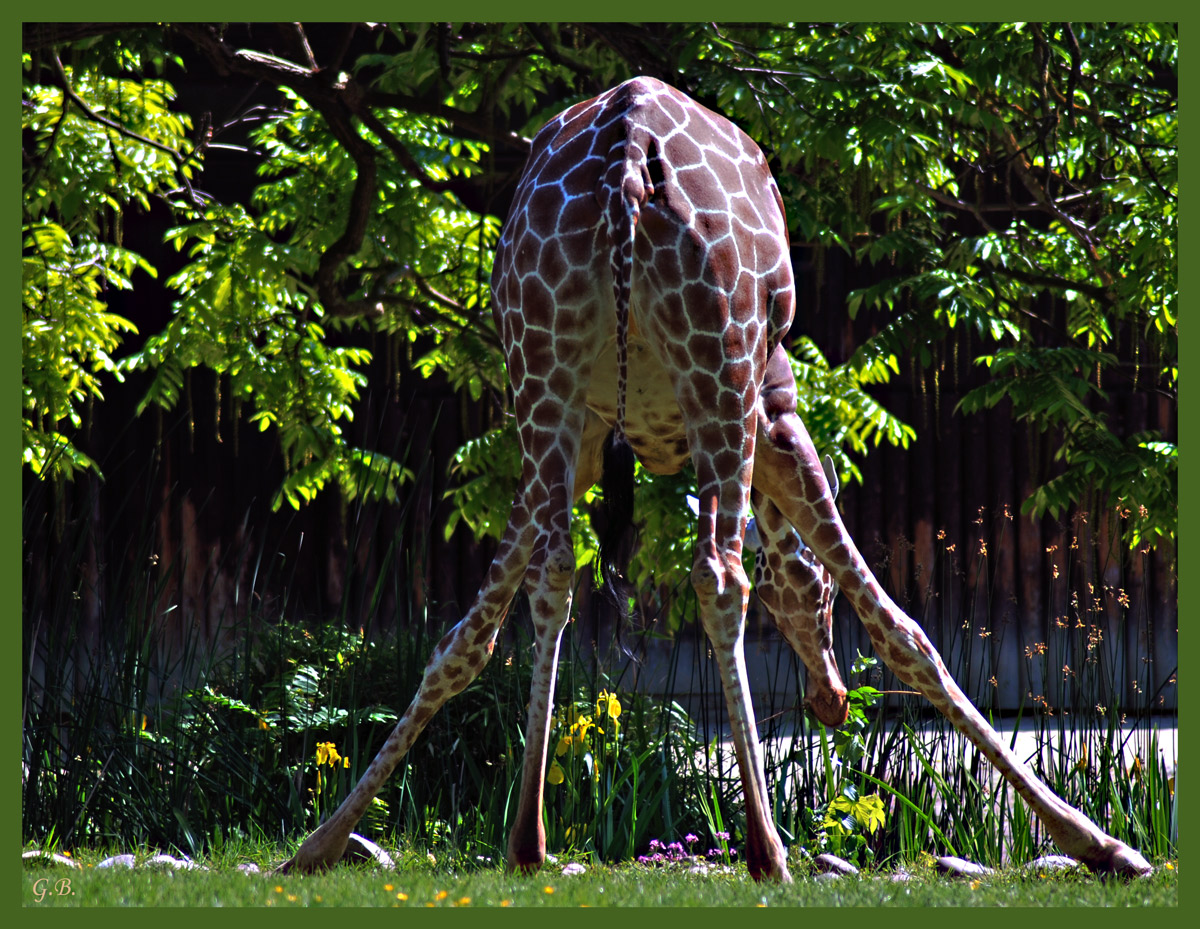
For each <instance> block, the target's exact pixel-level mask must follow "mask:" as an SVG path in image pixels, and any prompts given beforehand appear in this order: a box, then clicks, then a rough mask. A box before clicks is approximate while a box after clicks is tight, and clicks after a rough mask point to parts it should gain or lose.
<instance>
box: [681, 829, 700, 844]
mask: <svg viewBox="0 0 1200 929" xmlns="http://www.w3.org/2000/svg"><path fill="white" fill-rule="evenodd" d="M683 841H685V842H687V844H688V845H695V844H696V843H697V842H699V841H700V837H699V836H695V835H692V834H691V833H690V832H689V833H688V834H687V835H685V836H684V837H683Z"/></svg>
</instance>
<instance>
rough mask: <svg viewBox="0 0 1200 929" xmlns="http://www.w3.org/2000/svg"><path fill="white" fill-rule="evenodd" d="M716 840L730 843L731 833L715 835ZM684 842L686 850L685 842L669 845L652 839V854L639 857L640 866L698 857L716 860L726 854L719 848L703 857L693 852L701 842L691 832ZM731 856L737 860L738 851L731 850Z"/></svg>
mask: <svg viewBox="0 0 1200 929" xmlns="http://www.w3.org/2000/svg"><path fill="white" fill-rule="evenodd" d="M715 838H716V839H717V840H718V841H722V842H727V841H729V833H728V832H718V833H715ZM683 841H684V842H686V843H687V845H688V847H687V848H686V849H685V848H684V847H683V842H671V843H669V844H668V843H664V842H660V841H659V840H658V839H651V840H650V853H649V854H647V855H638V859H637V861H638V864H644V865H665V864H670V863H671V862H675V861H688V860H691V859H693V858H696V857H697V856H700V857H703V858H708V859H712V860H716V859H719V858H721V857H722V856H723V855H724V854H725V853H724V851H723V850H722V849H719V848H710V849H709V850H708V851H706V852H704V853H703V855H701V853H700V852H696V851H693V850H692V846H693V845H695V844H696V843H697V842H699V841H700V839H699V837H698V836H696V835H694V834H692V833H690V832H689V833H688V834H687V835H685V836H684V837H683ZM729 856H730V857H731V858H736V857H737V849H736V848H731V849H729Z"/></svg>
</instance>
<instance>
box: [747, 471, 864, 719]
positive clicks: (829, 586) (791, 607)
mask: <svg viewBox="0 0 1200 929" xmlns="http://www.w3.org/2000/svg"><path fill="white" fill-rule="evenodd" d="M824 464H825V473H826V477H828V478H829V479H830V481H831V486H833V487H835V488H836V486H837V478H836V475H835V474H834V472H833V461H832V459H830V458H828V457H827V458H826V459H825V462H824ZM834 493H836V490H834ZM753 500H754V516H755V522H756V525H757V529H758V541H759V550H758V552H757V554H756V557H755V571H754V589H755V592H756V593H757V594H758V597H759V600H760V601H761V602H762V604H763V606H764V607H766V609H767V612H768V613H769V614H770V616H771V618H772V619H774V620H775V625H776V626H778V627H779V631H780V632H781V633H782V634H783V637H784V638H785V639H786V640H787V642H788V644H789V645H791V646H792V649H793V650H794V651H795V652H796V654H797V655H799V656H800V658H801V660H802V661H803V662H804V666H805V667H806V668H807V669H808V683H807V686H806V688H805V695H804V706H805V709H807V710H808V711H809V712H810V713H812V715H813V716H815V717H816V718H817V719H819V720H820V721H821V722H822V723H824V724H825V725H826V726H833V727H836V726H840V725H842V724H843V723H844V722H845V721H846V717H847V715H848V714H849V708H850V703H849V700H848V699H847V697H846V685H845V684H844V683H843V682H842V677H841V674H840V673H839V672H838V666H837V659H836V658H835V657H834V654H833V601H834V598H835V597H836V596H837V583H836V582H835V581H834V580H833V577H832V576H831V575H830V573H829V572H828V571H827V570H826V569H825V566H824V565H822V564H821V563H820V562H819V561H817V559H816V556H815V555H814V554H813V553H812V551H811V550H810V549H809V548H808V547H807V546H806V545H805V544H804V543H803V542H802V541H801V540H800V536H799V535H797V534H796V530H795V529H793V528H792V525H791V523H789V522H788V521H787V520H786V519H785V518H784V516H783V514H782V513H781V512H780V511H779V508H778V507H777V506H775V504H774V503H772V502H771V501H770V499H769V498H767V497H766V496H765V495H764V494H762V493H760V492H758V491H755V492H754V494H753Z"/></svg>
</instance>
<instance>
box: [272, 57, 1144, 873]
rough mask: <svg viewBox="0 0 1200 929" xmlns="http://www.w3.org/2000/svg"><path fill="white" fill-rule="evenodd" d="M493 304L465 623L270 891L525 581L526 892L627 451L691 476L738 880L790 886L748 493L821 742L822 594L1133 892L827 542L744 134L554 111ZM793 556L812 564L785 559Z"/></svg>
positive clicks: (599, 104)
mask: <svg viewBox="0 0 1200 929" xmlns="http://www.w3.org/2000/svg"><path fill="white" fill-rule="evenodd" d="M492 297H493V313H494V316H495V320H496V325H497V329H498V331H499V332H500V333H501V336H502V340H503V344H504V348H505V355H506V360H507V364H508V373H509V378H510V380H511V382H512V388H513V398H514V410H515V415H516V418H517V423H518V426H519V436H520V446H521V455H522V474H521V484H520V488H519V490H518V491H517V493H516V495H515V498H514V500H513V505H512V512H511V516H510V517H509V521H508V525H507V527H506V529H505V532H504V535H503V538H502V539H501V541H500V543H499V546H498V549H497V552H496V555H495V558H494V560H493V561H492V564H491V567H490V568H489V570H488V573H487V575H486V577H485V580H484V582H483V585H482V587H481V588H480V590H479V592H478V594H477V595H476V598H475V600H474V601H473V603H472V605H471V607H470V609H469V610H468V611H467V613H466V615H465V616H464V617H463V619H462V620H461V621H460V622H459V623H458V624H457V625H456V626H454V627H453V628H452V629H451V630H450V631H449V632H448V633H447V634H446V635H445V637H444V638H443V639H442V640H441V642H440V643H439V644H438V645H437V646H436V648H435V649H434V651H433V654H432V656H431V657H430V659H429V663H428V665H427V667H426V670H425V674H424V677H423V679H422V681H421V684H420V687H419V689H418V691H417V694H416V696H415V697H414V698H413V700H412V702H411V703H410V704H409V706H408V708H407V709H406V710H405V712H404V714H403V715H402V716H401V718H400V720H399V721H398V722H397V724H396V726H395V728H394V730H393V731H392V733H391V734H390V735H389V737H388V738H387V740H386V742H385V743H384V745H383V747H382V748H381V749H380V751H379V752H378V754H377V755H376V757H375V759H374V760H373V761H372V762H371V764H370V766H369V767H368V768H367V771H366V772H365V773H364V774H363V776H362V779H361V780H360V781H359V783H358V785H357V786H356V787H355V788H354V790H353V791H352V792H351V793H350V795H349V796H348V797H347V798H346V800H345V802H344V803H343V804H342V805H341V806H340V807H339V808H338V809H337V810H336V811H335V812H334V813H333V814H332V816H331V817H330V818H329V819H328V820H327V821H326V822H325V823H324V824H322V825H321V826H320V827H319V828H318V829H317V830H316V831H315V832H314V833H312V835H310V836H309V837H308V838H307V839H306V840H305V842H304V843H303V844H302V846H301V847H300V849H299V850H298V851H297V852H296V854H295V855H294V856H293V857H292V858H291V859H289V860H288V861H287V862H285V863H284V864H283V865H282V866H281V870H282V871H284V872H288V871H293V870H295V871H304V872H309V871H315V870H319V869H322V868H325V867H329V866H331V865H333V864H334V863H335V862H337V861H338V860H339V859H340V857H341V856H342V854H343V851H344V849H345V847H346V843H347V839H348V836H349V834H350V832H351V830H352V829H353V828H354V826H355V824H356V823H357V822H358V820H359V818H360V817H361V816H362V814H363V812H364V811H365V809H366V807H367V805H368V804H369V802H370V800H371V798H372V797H373V796H374V795H375V793H376V792H377V791H378V790H379V788H380V786H381V785H382V784H383V782H384V781H385V780H386V778H387V777H388V776H389V775H390V773H391V772H392V770H393V769H394V768H395V766H396V764H397V763H398V762H399V761H400V759H401V758H402V757H403V755H404V753H405V752H406V751H408V749H409V747H410V746H411V745H412V743H413V740H414V739H415V738H416V737H417V735H418V734H419V733H420V732H421V730H422V729H423V728H424V726H425V725H426V724H427V723H428V722H429V720H430V718H431V717H432V716H433V715H434V713H436V712H437V710H438V709H439V708H440V707H441V706H442V705H443V704H444V703H445V702H446V700H448V699H449V698H450V697H451V696H453V695H454V694H456V693H459V692H460V691H461V690H462V689H463V688H464V687H465V686H466V685H467V684H468V683H469V682H470V681H471V680H472V679H474V677H475V676H476V675H477V674H478V673H479V672H480V670H481V669H482V668H483V666H484V665H485V664H486V663H487V661H488V658H489V657H490V655H491V653H492V649H493V646H494V644H495V641H496V636H497V633H498V631H499V629H500V627H501V623H502V621H503V620H504V618H505V615H506V613H507V611H508V608H509V605H510V603H511V601H512V599H513V597H514V595H515V593H516V591H517V589H518V587H519V586H520V585H521V584H522V583H523V584H524V585H525V589H526V591H527V593H528V597H529V606H530V613H531V617H532V621H533V627H534V665H533V671H532V675H531V677H532V685H531V693H530V701H529V710H528V719H527V722H526V735H525V746H526V747H525V755H524V764H523V770H522V777H521V786H520V799H519V803H518V809H517V814H516V818H515V821H514V826H513V827H512V830H511V832H510V835H509V841H508V848H507V863H508V866H509V868H510V869H513V870H517V871H525V872H528V871H533V870H536V869H537V868H539V867H540V866H541V865H542V863H543V861H544V860H545V855H546V839H545V833H544V829H543V826H542V801H543V784H544V778H545V766H546V754H547V748H548V742H549V736H550V724H551V704H552V696H553V691H554V683H555V673H556V667H557V662H558V650H559V640H560V637H561V634H562V631H563V628H564V626H565V625H566V622H567V619H568V615H569V612H570V606H571V596H572V581H573V577H574V571H575V558H574V553H573V547H572V544H571V536H570V514H571V505H572V502H573V501H574V500H577V499H578V498H579V497H580V496H581V495H582V494H583V493H584V492H585V491H586V490H587V489H588V488H590V487H591V486H592V485H593V484H594V483H595V482H596V481H597V480H598V479H599V478H600V477H601V475H602V472H603V471H604V470H605V469H606V468H609V467H614V468H619V469H621V470H623V471H625V472H627V474H625V475H624V476H623V477H622V478H621V480H627V481H632V455H631V454H629V453H630V452H632V453H635V454H636V456H637V458H638V459H639V460H640V461H641V463H642V465H643V467H644V468H646V469H647V470H649V471H651V472H655V473H674V472H677V471H678V470H679V469H680V468H681V467H682V466H683V465H684V463H685V462H686V461H687V460H688V459H689V458H690V460H691V461H692V463H693V465H694V467H695V471H696V478H697V492H696V496H697V499H698V501H699V502H698V541H697V545H696V551H695V558H694V564H693V568H692V572H691V581H692V584H693V586H694V588H695V591H696V593H697V599H698V604H699V614H700V619H701V623H702V625H703V628H704V630H705V632H706V634H707V636H708V638H709V640H710V642H711V644H712V650H713V655H714V657H715V659H716V662H717V665H718V669H719V674H720V678H721V682H722V689H723V691H724V694H725V699H726V704H727V707H728V711H729V718H730V724H731V736H732V741H733V743H734V748H735V753H736V757H737V761H738V765H739V769H740V774H741V780H742V785H743V790H744V798H745V809H746V836H745V846H746V848H745V858H746V861H747V866H748V868H749V871H750V874H751V875H752V876H753V877H755V878H758V879H763V878H767V879H774V880H780V881H790V880H791V877H790V875H789V873H788V869H787V863H786V858H785V852H784V848H783V844H782V843H781V841H780V839H779V835H778V833H777V831H776V829H775V826H774V823H773V822H772V820H771V815H770V803H769V802H768V797H767V788H766V779H765V776H764V773H763V758H762V751H761V747H760V745H759V741H758V735H757V732H756V728H755V721H754V711H753V707H752V706H751V702H750V694H749V691H748V689H747V686H746V668H745V660H744V655H743V631H744V625H745V613H746V607H747V600H748V596H749V591H750V584H749V580H748V578H747V577H746V573H745V571H744V569H743V567H742V546H743V535H744V532H745V529H746V526H747V518H748V515H749V511H750V504H751V496H753V502H754V506H755V511H756V513H757V515H758V536H759V539H760V542H761V544H762V549H763V553H764V554H763V563H762V564H763V569H764V570H763V571H762V572H761V575H762V580H763V582H764V591H765V594H766V596H765V597H764V598H763V599H764V602H765V603H766V604H767V606H768V609H769V611H770V612H771V613H772V614H773V615H774V616H775V618H776V619H777V620H778V621H780V625H781V627H782V628H783V629H784V633H785V635H786V637H787V638H788V641H789V642H790V643H791V644H793V646H794V647H796V649H797V651H798V652H799V653H800V654H801V656H802V657H803V658H804V659H805V663H806V665H808V667H809V674H810V682H813V681H815V685H812V686H810V690H812V692H813V693H814V694H815V695H816V697H817V699H816V700H814V702H813V705H812V709H813V711H814V713H816V715H817V716H818V718H823V720H824V721H827V722H829V723H831V724H836V723H839V722H841V721H843V720H844V719H845V715H846V691H845V687H844V685H843V684H842V682H841V679H840V677H839V676H838V671H837V667H836V664H835V662H834V660H833V657H832V651H831V648H830V635H829V625H828V624H829V611H828V604H829V602H831V601H832V596H833V592H834V591H833V587H834V585H835V584H836V587H837V588H840V590H841V592H842V594H843V595H845V596H846V597H847V598H848V600H849V602H850V604H851V605H852V606H853V608H854V611H855V613H856V614H857V615H858V617H859V619H860V620H861V621H862V622H863V623H864V624H865V626H866V628H867V630H868V632H869V635H870V638H871V642H872V645H873V647H874V648H875V650H876V651H877V652H878V654H879V655H880V657H881V658H883V660H884V661H885V662H886V663H887V664H888V665H889V666H890V667H891V668H892V670H893V671H894V672H895V674H896V675H897V677H899V678H900V679H901V680H902V681H904V682H906V683H907V684H908V685H909V686H911V687H913V688H914V689H916V690H918V691H920V692H921V693H922V694H924V695H925V696H926V697H927V698H928V699H929V700H930V701H931V702H932V703H933V705H934V706H936V707H937V708H938V709H939V710H940V711H941V712H942V713H944V714H945V715H946V716H947V717H948V718H949V719H950V720H951V722H952V723H953V724H954V726H955V727H956V728H957V729H958V730H959V731H961V732H962V733H964V734H965V735H966V737H967V738H968V739H970V740H971V741H972V742H973V743H974V744H975V745H976V746H977V747H978V748H979V749H980V751H982V752H983V754H984V755H985V756H986V757H987V758H988V759H989V760H990V761H991V762H992V763H993V764H994V765H995V766H996V768H997V769H998V770H999V771H1000V772H1001V773H1002V774H1003V775H1004V776H1005V777H1006V778H1008V780H1009V781H1010V782H1012V784H1013V785H1014V787H1015V789H1016V791H1017V792H1018V793H1020V795H1021V796H1022V797H1023V798H1024V799H1025V800H1026V802H1027V803H1028V804H1029V805H1030V807H1031V808H1032V809H1033V810H1034V812H1035V813H1036V814H1037V815H1038V816H1039V817H1040V818H1041V820H1042V822H1043V823H1044V824H1045V826H1046V828H1047V830H1048V832H1049V834H1050V835H1051V837H1052V838H1053V839H1054V841H1055V842H1056V843H1057V844H1058V845H1059V846H1060V847H1061V848H1062V849H1063V851H1065V852H1066V853H1068V854H1069V855H1072V856H1073V857H1075V858H1077V859H1080V860H1082V861H1083V862H1085V863H1086V864H1087V865H1088V866H1089V867H1090V868H1092V869H1093V870H1096V871H1100V872H1118V873H1121V874H1124V875H1129V876H1132V875H1140V874H1146V873H1149V872H1150V870H1151V868H1150V865H1149V864H1148V863H1147V861H1146V860H1145V859H1144V858H1143V857H1142V856H1141V855H1140V854H1139V853H1138V852H1137V851H1135V850H1134V849H1131V848H1129V847H1128V846H1126V845H1125V844H1124V843H1122V842H1120V841H1118V840H1116V839H1114V838H1112V837H1110V836H1108V835H1106V834H1105V833H1104V832H1102V831H1101V830H1100V829H1099V828H1097V826H1096V825H1095V824H1093V823H1092V822H1091V821H1090V820H1089V819H1088V818H1087V817H1085V816H1084V815H1083V814H1082V813H1080V812H1079V811H1077V810H1075V809H1074V808H1072V807H1070V806H1069V805H1068V804H1066V803H1065V802H1064V801H1062V800H1061V799H1060V798H1058V797H1057V796H1056V795H1055V794H1054V793H1053V792H1052V791H1051V790H1050V789H1049V788H1048V787H1047V786H1046V785H1045V784H1043V783H1042V782H1041V781H1040V780H1038V779H1037V777H1036V776H1035V775H1034V774H1033V772H1032V771H1031V770H1030V769H1029V768H1028V767H1027V766H1026V765H1025V764H1024V763H1023V762H1022V761H1021V760H1020V759H1019V758H1017V757H1016V756H1015V755H1014V754H1013V752H1012V751H1011V750H1010V749H1009V748H1008V747H1007V746H1006V745H1005V744H1004V743H1003V741H1002V740H1001V739H1000V737H999V736H998V735H997V734H996V732H995V731H994V730H993V729H992V728H991V727H990V726H989V725H988V723H987V721H986V720H985V719H984V718H983V716H982V715H981V714H980V713H979V711H978V710H977V709H976V708H975V707H974V706H973V705H972V704H971V702H970V701H969V700H968V698H967V697H966V695H965V694H964V693H963V692H962V690H961V689H959V687H958V685H957V684H956V683H955V682H954V680H953V679H952V678H951V676H950V674H949V673H948V672H947V670H946V667H945V665H944V664H943V662H942V660H941V658H940V657H939V655H938V653H937V652H936V651H935V649H934V647H933V645H932V644H931V643H930V641H929V639H928V638H927V637H926V635H925V633H924V631H923V630H922V629H921V627H920V626H919V625H918V624H917V623H916V622H915V621H913V620H912V619H911V618H909V617H908V616H906V615H905V614H904V613H903V612H902V611H901V610H900V609H899V608H898V607H897V606H896V604H895V603H893V602H892V600H891V599H890V598H889V597H888V596H887V594H886V593H885V592H884V591H883V589H882V587H881V586H880V584H879V582H878V581H877V580H876V579H875V577H874V576H873V575H872V573H871V571H870V569H869V567H868V565H867V563H866V561H865V560H864V559H863V557H862V555H861V554H860V553H859V551H858V549H857V547H856V546H855V544H854V542H853V540H852V539H851V538H850V536H849V534H848V533H847V531H846V527H845V525H844V524H843V523H842V520H841V518H840V516H839V514H838V510H837V507H836V505H835V503H834V499H833V493H832V492H831V488H830V482H829V481H828V480H827V478H826V474H825V473H824V471H823V468H822V464H821V462H820V460H819V459H818V456H817V453H816V450H815V449H814V447H813V443H812V440H811V439H810V437H809V435H808V432H807V431H806V429H805V427H804V424H803V422H802V421H801V419H800V416H799V415H798V413H797V394H796V384H795V380H794V378H793V375H792V371H791V368H790V365H789V363H788V361H787V357H786V355H785V354H784V352H783V349H782V348H781V346H780V339H781V337H782V336H783V335H784V334H785V333H786V331H787V329H788V328H789V326H790V325H791V322H792V317H793V313H794V309H795V288H794V282H793V277H792V269H791V265H790V261H789V243H788V234H787V229H786V226H785V221H784V214H783V202H782V199H781V197H780V195H779V191H778V188H777V187H776V184H775V180H774V178H773V177H772V175H771V172H770V170H769V168H768V167H767V163H766V160H765V159H764V157H763V155H762V153H761V152H760V151H759V149H758V147H757V146H756V145H755V144H754V143H753V142H752V141H751V140H750V138H749V137H748V136H746V135H745V134H744V133H743V132H742V131H741V130H739V129H738V128H737V127H736V126H734V125H733V124H732V123H731V122H729V121H728V120H726V119H725V118H723V117H722V116H720V115H718V114H716V113H714V112H712V111H710V110H708V109H706V108H704V107H703V106H701V105H700V104H698V103H696V102H695V101H693V100H691V99H690V98H688V97H687V96H685V95H684V94H682V93H681V92H679V91H678V90H675V89H674V88H672V87H670V86H668V85H667V84H665V83H662V82H661V81H658V80H656V79H654V78H649V77H637V78H634V79H632V80H629V81H626V82H624V83H622V84H620V85H619V86H617V87H614V88H612V89H610V90H608V91H607V92H605V93H603V94H601V95H599V96H598V97H595V98H593V99H591V100H587V101H584V102H582V103H578V104H576V105H574V106H572V107H570V108H569V109H567V110H565V111H564V112H563V113H561V114H560V115H558V116H557V117H555V118H554V119H552V120H550V122H549V123H548V124H547V125H546V126H545V127H543V129H542V130H541V131H540V132H538V134H537V135H536V137H535V138H534V140H533V143H532V147H531V152H530V155H529V160H528V163H527V164H526V166H525V170H524V173H523V175H522V178H521V180H520V182H519V184H518V187H517V190H516V193H515V197H514V201H513V205H512V209H511V212H510V215H509V217H508V219H507V221H506V223H505V226H504V229H503V231H502V234H501V237H500V241H499V244H498V248H497V252H496V257H495V266H494V269H493V273H492ZM801 539H802V540H803V542H804V544H805V545H806V546H807V547H808V549H810V550H811V552H812V553H813V554H815V556H816V559H818V560H819V562H820V567H816V562H815V561H813V560H812V559H811V558H808V559H806V558H804V557H802V552H801V549H800V540H801Z"/></svg>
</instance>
